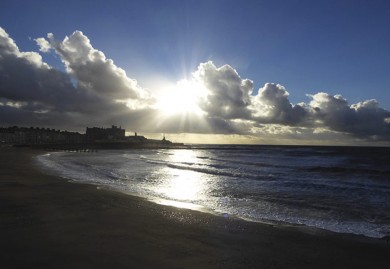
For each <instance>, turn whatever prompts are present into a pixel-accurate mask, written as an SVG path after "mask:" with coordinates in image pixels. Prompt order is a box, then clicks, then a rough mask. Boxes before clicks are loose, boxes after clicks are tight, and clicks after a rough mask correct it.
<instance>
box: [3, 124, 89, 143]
mask: <svg viewBox="0 0 390 269" xmlns="http://www.w3.org/2000/svg"><path fill="white" fill-rule="evenodd" d="M0 142H1V143H7V144H13V145H40V144H79V143H83V142H84V135H82V134H80V133H77V132H68V131H60V130H55V129H49V128H39V127H18V126H12V127H8V128H0Z"/></svg>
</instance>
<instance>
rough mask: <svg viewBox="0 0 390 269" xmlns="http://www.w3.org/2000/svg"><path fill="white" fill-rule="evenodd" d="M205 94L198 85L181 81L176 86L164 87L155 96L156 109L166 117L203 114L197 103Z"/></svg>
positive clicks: (202, 88) (203, 89)
mask: <svg viewBox="0 0 390 269" xmlns="http://www.w3.org/2000/svg"><path fill="white" fill-rule="evenodd" d="M205 94H206V91H205V88H204V87H203V86H202V85H200V84H199V83H196V82H193V81H188V80H181V81H179V82H178V83H177V84H176V85H174V86H171V87H166V88H165V89H163V90H161V91H160V93H159V94H157V108H158V109H159V110H160V111H161V112H163V113H164V114H165V115H166V116H171V115H176V114H192V113H195V114H197V115H200V114H203V113H204V112H203V110H202V109H201V108H200V107H199V102H200V100H201V98H202V97H204V96H205Z"/></svg>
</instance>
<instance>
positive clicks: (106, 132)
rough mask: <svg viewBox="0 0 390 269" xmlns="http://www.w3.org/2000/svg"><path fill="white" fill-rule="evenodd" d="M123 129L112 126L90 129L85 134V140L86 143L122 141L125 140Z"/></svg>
mask: <svg viewBox="0 0 390 269" xmlns="http://www.w3.org/2000/svg"><path fill="white" fill-rule="evenodd" d="M125 132H126V130H125V129H122V127H121V126H120V127H117V126H115V125H112V126H111V128H98V127H92V128H88V127H87V131H86V133H85V136H86V139H87V141H88V142H97V141H107V140H110V141H115V140H117V141H118V140H124V139H125Z"/></svg>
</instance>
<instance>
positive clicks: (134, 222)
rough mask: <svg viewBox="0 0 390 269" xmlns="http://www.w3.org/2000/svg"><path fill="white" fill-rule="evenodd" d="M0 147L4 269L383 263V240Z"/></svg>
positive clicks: (0, 225)
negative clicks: (239, 212) (44, 167)
mask: <svg viewBox="0 0 390 269" xmlns="http://www.w3.org/2000/svg"><path fill="white" fill-rule="evenodd" d="M45 152H47V151H36V150H31V149H20V148H18V149H15V148H0V158H1V164H0V167H1V169H0V192H1V195H0V203H1V211H0V217H1V218H0V229H1V230H0V231H1V232H0V234H1V235H0V253H1V254H0V257H1V258H2V265H3V266H4V267H6V268H19V267H35V266H40V267H44V268H50V267H53V266H55V267H57V268H69V267H76V268H81V267H83V268H96V267H103V268H105V267H109V266H111V267H114V268H122V267H123V268H128V267H130V266H133V267H135V268H155V267H159V268H199V267H204V268H222V267H224V268H226V267H227V268H258V267H263V268H329V267H334V268H346V267H354V268H367V267H370V268H387V266H388V253H389V252H390V244H386V242H385V240H380V239H374V238H369V237H364V236H358V235H351V234H338V233H333V232H329V231H325V230H321V229H317V228H310V227H306V226H304V227H300V226H289V225H272V224H264V223H259V222H250V221H245V220H241V219H237V218H234V217H229V218H225V217H223V216H218V215H215V214H212V213H205V212H199V211H194V210H190V209H183V208H176V207H172V206H164V205H160V204H156V203H154V202H151V201H148V200H146V199H145V198H140V197H136V196H131V195H129V194H123V193H120V192H117V191H113V190H110V189H107V188H104V187H102V188H99V187H97V186H96V185H89V184H84V183H78V184H74V183H72V182H69V181H68V180H66V179H63V178H61V177H57V176H53V175H47V174H45V173H44V172H43V171H40V170H39V169H38V168H37V167H35V165H34V164H33V157H34V156H36V155H37V154H38V153H41V154H44V153H45Z"/></svg>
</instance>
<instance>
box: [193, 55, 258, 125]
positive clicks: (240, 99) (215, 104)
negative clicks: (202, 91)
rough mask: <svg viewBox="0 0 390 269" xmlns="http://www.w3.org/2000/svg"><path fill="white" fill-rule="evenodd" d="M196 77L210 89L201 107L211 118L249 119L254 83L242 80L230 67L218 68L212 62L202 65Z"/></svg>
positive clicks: (195, 74)
mask: <svg viewBox="0 0 390 269" xmlns="http://www.w3.org/2000/svg"><path fill="white" fill-rule="evenodd" d="M194 77H195V79H196V80H198V81H199V82H200V83H202V84H203V85H204V87H205V88H206V89H208V94H207V96H206V97H205V98H204V99H203V100H202V102H201V103H200V107H201V108H202V109H203V110H204V111H205V112H206V113H207V115H208V116H209V117H211V118H221V119H248V118H250V117H251V111H250V110H249V105H250V104H251V96H250V95H251V93H252V91H253V82H252V81H251V80H249V79H241V77H240V76H239V75H238V73H237V71H236V70H234V69H233V68H232V67H231V66H229V65H224V66H222V67H220V68H217V67H216V66H215V65H214V64H213V63H212V62H211V61H209V62H206V63H201V64H200V65H199V67H198V70H197V71H196V72H195V73H194Z"/></svg>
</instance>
